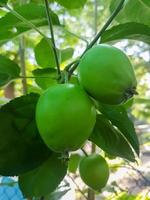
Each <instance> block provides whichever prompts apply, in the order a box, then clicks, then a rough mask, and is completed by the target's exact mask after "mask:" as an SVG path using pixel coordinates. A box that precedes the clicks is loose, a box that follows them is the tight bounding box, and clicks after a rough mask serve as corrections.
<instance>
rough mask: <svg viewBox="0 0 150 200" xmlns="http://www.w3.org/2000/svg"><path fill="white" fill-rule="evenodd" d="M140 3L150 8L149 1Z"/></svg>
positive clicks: (144, 0)
mask: <svg viewBox="0 0 150 200" xmlns="http://www.w3.org/2000/svg"><path fill="white" fill-rule="evenodd" d="M141 2H142V3H144V4H145V6H147V7H149V8H150V1H149V0H141Z"/></svg>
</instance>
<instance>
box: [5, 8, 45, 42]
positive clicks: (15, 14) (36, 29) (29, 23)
mask: <svg viewBox="0 0 150 200" xmlns="http://www.w3.org/2000/svg"><path fill="white" fill-rule="evenodd" d="M4 8H6V9H7V10H8V11H10V12H11V13H12V14H13V15H14V16H15V17H17V18H18V19H19V20H20V21H22V22H24V23H25V24H27V25H28V26H29V27H30V28H31V29H34V30H35V31H37V32H38V33H39V34H40V35H41V36H43V37H44V38H45V39H46V40H48V38H47V37H46V35H44V33H42V32H41V31H40V30H39V29H38V28H37V27H36V26H35V25H34V24H32V23H31V22H30V21H29V20H27V19H26V18H24V17H23V16H22V15H20V14H19V13H18V12H16V11H15V10H13V9H11V8H10V7H9V6H8V5H4ZM48 42H49V40H48Z"/></svg>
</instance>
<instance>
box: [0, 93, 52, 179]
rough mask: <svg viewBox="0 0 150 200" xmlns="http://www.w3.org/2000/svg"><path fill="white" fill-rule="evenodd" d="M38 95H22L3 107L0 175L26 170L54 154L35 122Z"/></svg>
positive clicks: (0, 126)
mask: <svg viewBox="0 0 150 200" xmlns="http://www.w3.org/2000/svg"><path fill="white" fill-rule="evenodd" d="M38 98H39V95H37V94H30V95H26V96H22V97H18V98H16V99H14V100H12V101H10V102H9V103H7V104H6V105H4V106H2V107H1V109H0V138H1V139H0V175H4V176H14V175H18V174H21V173H25V172H27V171H29V170H31V169H34V168H35V167H38V166H40V165H41V164H42V163H43V162H44V161H45V160H46V159H47V158H48V157H49V155H50V154H51V151H50V150H49V149H48V148H47V147H46V145H45V144H44V143H43V141H42V140H41V137H40V135H39V133H38V130H37V127H36V123H35V106H36V103H37V100H38Z"/></svg>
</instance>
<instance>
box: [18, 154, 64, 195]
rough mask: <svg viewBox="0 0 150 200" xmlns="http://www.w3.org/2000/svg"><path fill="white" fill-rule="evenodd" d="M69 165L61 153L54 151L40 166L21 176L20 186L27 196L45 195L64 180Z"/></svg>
mask: <svg viewBox="0 0 150 200" xmlns="http://www.w3.org/2000/svg"><path fill="white" fill-rule="evenodd" d="M66 172H67V165H66V163H65V162H63V161H62V160H61V159H60V154H55V153H53V154H52V155H51V156H50V157H49V159H48V160H47V161H46V162H45V163H43V164H42V165H41V166H40V167H39V168H36V169H34V170H33V171H30V172H28V173H26V174H24V175H21V176H20V177H19V186H20V188H21V190H22V192H23V194H24V196H25V197H28V198H29V197H30V198H31V197H39V196H45V195H47V194H49V193H51V192H53V191H54V190H55V189H56V188H57V187H58V185H59V184H60V182H61V181H62V180H63V178H64V176H65V175H66Z"/></svg>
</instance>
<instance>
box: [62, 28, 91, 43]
mask: <svg viewBox="0 0 150 200" xmlns="http://www.w3.org/2000/svg"><path fill="white" fill-rule="evenodd" d="M63 30H64V31H65V32H67V33H69V34H70V35H72V36H74V37H76V38H78V39H80V40H82V41H83V42H85V43H86V46H87V47H88V45H89V42H88V41H87V40H86V39H85V38H83V37H82V36H79V35H77V34H75V33H72V32H70V31H69V30H67V29H65V28H64V29H63Z"/></svg>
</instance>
